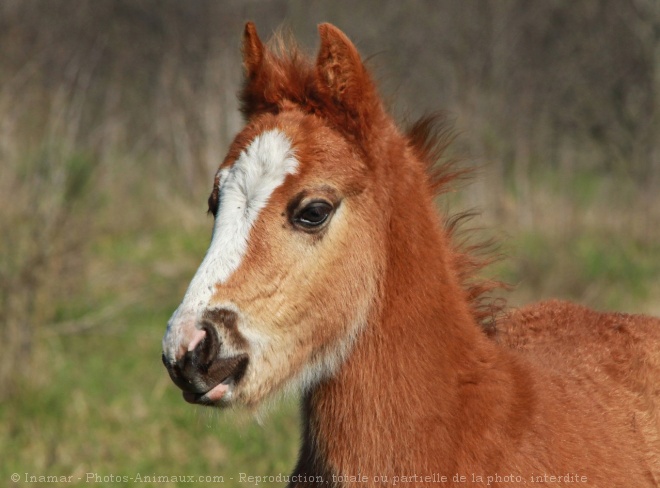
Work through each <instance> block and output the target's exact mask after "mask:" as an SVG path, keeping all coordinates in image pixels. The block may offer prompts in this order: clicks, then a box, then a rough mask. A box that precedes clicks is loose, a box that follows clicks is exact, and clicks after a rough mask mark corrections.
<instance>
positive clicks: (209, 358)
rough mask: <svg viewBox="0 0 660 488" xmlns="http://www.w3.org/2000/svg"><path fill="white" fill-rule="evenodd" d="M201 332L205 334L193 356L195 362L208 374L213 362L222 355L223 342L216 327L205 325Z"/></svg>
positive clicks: (193, 351) (195, 348)
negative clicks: (221, 346)
mask: <svg viewBox="0 0 660 488" xmlns="http://www.w3.org/2000/svg"><path fill="white" fill-rule="evenodd" d="M201 332H203V333H204V334H203V335H202V336H201V340H199V341H198V342H197V344H196V345H195V346H194V349H193V350H192V354H193V362H194V363H195V364H196V365H197V367H199V368H200V369H201V370H202V371H203V372H204V373H206V372H207V371H208V369H209V368H210V367H211V364H212V363H213V361H214V360H215V359H217V358H218V356H219V354H220V345H221V342H220V338H219V337H218V333H217V332H216V330H215V329H214V327H212V326H210V325H207V324H205V325H203V326H202V330H201ZM191 344H192V343H191Z"/></svg>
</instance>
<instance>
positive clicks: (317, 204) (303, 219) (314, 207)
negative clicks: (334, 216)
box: [293, 200, 333, 229]
mask: <svg viewBox="0 0 660 488" xmlns="http://www.w3.org/2000/svg"><path fill="white" fill-rule="evenodd" d="M332 210H333V207H332V205H331V204H330V203H328V202H325V201H322V200H316V201H314V202H311V203H308V204H307V205H305V206H304V207H303V208H301V209H300V210H299V211H298V212H296V214H295V215H294V217H293V223H294V224H296V225H298V226H300V227H303V228H304V229H314V228H317V227H320V226H321V225H323V223H324V222H326V221H327V220H328V217H330V214H331V213H332Z"/></svg>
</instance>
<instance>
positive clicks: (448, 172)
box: [406, 112, 510, 336]
mask: <svg viewBox="0 0 660 488" xmlns="http://www.w3.org/2000/svg"><path fill="white" fill-rule="evenodd" d="M406 135H407V137H408V140H409V143H410V147H411V149H412V150H413V151H414V152H415V155H416V156H417V157H418V158H419V159H420V160H421V161H422V162H423V163H425V165H426V173H427V175H428V185H429V187H430V189H431V191H432V192H433V193H434V194H435V195H436V196H439V195H442V194H443V193H446V192H448V191H450V190H452V189H453V188H454V186H453V185H452V184H453V183H455V182H456V181H462V180H466V179H468V178H470V177H471V176H472V175H473V173H474V170H473V169H471V168H465V167H461V166H460V163H461V160H460V159H456V158H453V159H452V158H447V157H446V150H447V148H448V147H449V146H450V145H451V144H452V142H453V141H454V139H455V136H456V134H455V132H454V130H453V129H452V126H451V124H450V123H449V122H448V120H447V114H446V113H445V112H435V113H432V114H428V115H425V116H422V117H421V118H420V119H418V120H417V121H416V122H415V123H413V124H412V126H411V127H410V129H409V130H408V131H407V134H406ZM477 215H478V212H475V211H473V210H470V211H464V212H458V213H455V214H449V215H445V216H444V219H443V223H444V229H445V232H446V234H447V236H448V237H449V239H450V241H451V242H452V245H453V246H452V249H451V250H450V252H452V260H451V262H452V264H453V266H454V269H455V271H456V273H457V275H458V277H459V279H460V282H461V286H462V288H463V290H464V291H465V293H466V295H467V298H468V301H469V303H470V310H471V312H472V315H473V317H474V319H475V320H476V322H477V323H479V324H480V325H481V326H482V328H483V329H484V331H485V332H486V333H487V334H488V335H489V336H492V335H495V333H496V332H497V329H496V324H497V319H498V318H499V317H500V316H501V315H502V313H503V311H504V309H505V308H506V300H505V299H504V298H502V297H495V296H494V295H493V294H494V292H495V291H497V290H508V289H509V288H510V287H509V285H508V284H506V283H504V282H502V281H499V280H494V279H488V278H483V277H482V276H481V272H482V271H483V270H484V268H487V267H488V266H490V265H491V264H493V263H495V262H497V261H499V260H500V259H501V258H502V255H501V254H500V253H499V252H498V251H497V242H496V241H495V239H493V238H489V239H484V240H476V241H475V236H476V232H477V230H478V229H474V228H465V227H464V225H465V224H467V223H468V222H469V221H470V220H472V218H474V217H476V216H477Z"/></svg>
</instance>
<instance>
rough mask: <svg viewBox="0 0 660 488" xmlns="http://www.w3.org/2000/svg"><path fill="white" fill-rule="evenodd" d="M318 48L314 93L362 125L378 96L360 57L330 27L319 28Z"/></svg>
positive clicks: (340, 34)
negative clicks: (356, 119)
mask: <svg viewBox="0 0 660 488" xmlns="http://www.w3.org/2000/svg"><path fill="white" fill-rule="evenodd" d="M318 29H319V35H320V37H321V47H320V49H319V54H318V57H317V59H316V79H317V80H316V81H317V87H318V88H317V89H318V91H319V92H320V93H321V94H323V95H324V97H325V98H326V100H328V101H329V102H330V103H332V104H334V105H338V106H339V107H338V108H340V109H341V110H344V111H348V113H350V114H351V115H352V116H353V117H357V118H358V119H359V121H360V122H362V123H366V122H367V119H368V118H369V114H370V111H372V110H374V109H377V107H378V100H379V99H378V96H377V94H376V88H375V86H374V83H373V81H372V80H371V77H370V76H369V73H368V72H367V69H366V68H365V66H364V64H363V63H362V60H361V59H360V54H359V53H358V51H357V49H356V48H355V46H354V45H353V43H352V42H351V41H350V40H349V39H348V37H346V35H345V34H344V33H343V32H342V31H340V30H339V29H337V28H336V27H335V26H333V25H331V24H320V25H319V27H318Z"/></svg>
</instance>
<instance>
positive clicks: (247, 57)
mask: <svg viewBox="0 0 660 488" xmlns="http://www.w3.org/2000/svg"><path fill="white" fill-rule="evenodd" d="M263 59H264V44H263V43H262V42H261V39H259V35H258V34H257V28H256V26H255V25H254V23H253V22H248V23H246V24H245V30H244V31H243V66H244V67H245V76H246V78H247V79H248V80H250V79H253V78H255V77H256V76H257V73H258V72H259V69H260V68H261V63H262V61H263Z"/></svg>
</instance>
